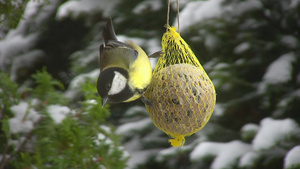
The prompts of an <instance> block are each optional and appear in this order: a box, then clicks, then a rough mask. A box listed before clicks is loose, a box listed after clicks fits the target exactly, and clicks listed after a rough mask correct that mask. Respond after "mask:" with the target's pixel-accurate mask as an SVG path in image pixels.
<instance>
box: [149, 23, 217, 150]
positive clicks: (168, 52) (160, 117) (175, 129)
mask: <svg viewBox="0 0 300 169" xmlns="http://www.w3.org/2000/svg"><path fill="white" fill-rule="evenodd" d="M161 43H162V53H163V54H162V56H161V57H160V58H159V59H158V62H157V65H156V67H155V69H154V72H153V76H152V80H151V83H150V85H149V86H148V88H147V90H146V92H145V97H146V98H147V99H148V100H150V101H151V104H149V105H147V104H146V109H147V111H148V112H149V115H150V118H151V120H152V121H153V123H154V125H155V126H156V127H158V128H159V129H161V130H162V131H164V132H165V133H166V134H168V135H170V136H171V137H173V138H174V139H170V140H169V141H170V143H171V145H172V146H174V147H177V146H182V145H183V144H184V142H185V138H184V137H185V136H189V135H191V134H193V133H195V132H197V131H199V130H200V129H202V128H203V127H204V126H205V124H206V123H207V122H208V120H209V119H210V116H211V114H212V112H213V109H214V107H215V103H216V94H215V88H214V85H213V83H212V82H211V80H210V78H209V77H208V76H207V74H206V72H205V71H204V69H203V67H202V66H201V64H200V62H199V61H198V60H197V58H196V56H195V55H194V53H193V51H192V50H191V49H190V48H189V46H188V44H187V43H186V42H185V41H184V40H183V39H182V38H181V37H180V35H179V34H178V33H177V32H176V28H175V27H169V28H168V31H167V32H166V33H165V34H164V35H163V37H162V42H161Z"/></svg>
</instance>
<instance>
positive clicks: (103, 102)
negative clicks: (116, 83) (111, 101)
mask: <svg viewBox="0 0 300 169" xmlns="http://www.w3.org/2000/svg"><path fill="white" fill-rule="evenodd" d="M107 101H108V97H103V98H102V107H104V106H105V104H106V103H107Z"/></svg>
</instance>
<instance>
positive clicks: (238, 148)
mask: <svg viewBox="0 0 300 169" xmlns="http://www.w3.org/2000/svg"><path fill="white" fill-rule="evenodd" d="M251 150H252V148H251V145H248V144H246V143H243V142H241V141H231V142H228V143H214V142H204V143H200V144H198V145H197V146H196V147H195V149H194V150H193V151H192V152H191V154H190V159H191V161H199V160H201V159H202V158H205V157H206V156H214V157H215V159H214V161H213V162H212V164H211V168H212V169H219V168H231V166H232V165H234V164H235V163H236V160H237V159H238V158H239V157H241V156H242V155H243V154H245V153H247V152H249V151H251Z"/></svg>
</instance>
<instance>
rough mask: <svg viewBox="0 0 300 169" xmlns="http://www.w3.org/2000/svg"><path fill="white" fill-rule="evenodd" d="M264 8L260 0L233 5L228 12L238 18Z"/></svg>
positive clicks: (249, 0) (250, 0)
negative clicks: (248, 12)
mask: <svg viewBox="0 0 300 169" xmlns="http://www.w3.org/2000/svg"><path fill="white" fill-rule="evenodd" d="M259 8H262V4H261V2H260V1H259V0H245V1H239V2H237V3H233V4H231V5H230V6H229V7H228V8H227V10H229V11H230V12H231V13H232V14H233V15H235V16H238V15H241V14H243V13H245V12H247V11H250V10H255V9H259Z"/></svg>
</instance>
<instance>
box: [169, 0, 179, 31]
mask: <svg viewBox="0 0 300 169" xmlns="http://www.w3.org/2000/svg"><path fill="white" fill-rule="evenodd" d="M176 5H177V26H178V33H179V34H180V21H179V0H176ZM170 6H171V0H168V11H167V25H166V31H168V26H169V20H170Z"/></svg>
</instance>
